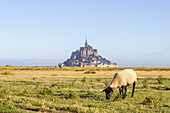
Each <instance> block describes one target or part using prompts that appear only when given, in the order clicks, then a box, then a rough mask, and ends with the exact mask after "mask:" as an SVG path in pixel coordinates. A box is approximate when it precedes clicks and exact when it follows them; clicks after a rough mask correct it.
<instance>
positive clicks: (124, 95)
mask: <svg viewBox="0 0 170 113" xmlns="http://www.w3.org/2000/svg"><path fill="white" fill-rule="evenodd" d="M124 89H125V93H124V94H123V99H125V97H126V92H127V87H126V86H125V87H124Z"/></svg>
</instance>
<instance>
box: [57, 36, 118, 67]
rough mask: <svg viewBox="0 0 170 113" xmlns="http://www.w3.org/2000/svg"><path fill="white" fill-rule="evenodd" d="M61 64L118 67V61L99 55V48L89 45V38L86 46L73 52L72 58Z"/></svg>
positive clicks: (67, 65) (65, 65)
mask: <svg viewBox="0 0 170 113" xmlns="http://www.w3.org/2000/svg"><path fill="white" fill-rule="evenodd" d="M60 65H62V66H64V67H118V65H117V64H116V63H112V62H111V61H109V60H107V59H105V58H103V57H102V56H100V55H98V51H97V49H93V47H92V46H90V45H88V43H87V39H86V41H85V46H84V47H80V49H78V50H76V51H75V52H72V54H71V57H70V59H67V61H65V62H63V63H62V64H60Z"/></svg>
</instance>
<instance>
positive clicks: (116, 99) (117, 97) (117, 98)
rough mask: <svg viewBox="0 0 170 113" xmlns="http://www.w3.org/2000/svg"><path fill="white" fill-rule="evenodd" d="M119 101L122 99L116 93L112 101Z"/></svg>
mask: <svg viewBox="0 0 170 113" xmlns="http://www.w3.org/2000/svg"><path fill="white" fill-rule="evenodd" d="M121 99H122V97H121V95H120V93H117V95H116V96H115V99H114V101H119V100H121Z"/></svg>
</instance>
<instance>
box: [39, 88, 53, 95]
mask: <svg viewBox="0 0 170 113" xmlns="http://www.w3.org/2000/svg"><path fill="white" fill-rule="evenodd" d="M37 93H38V94H41V95H50V94H53V93H52V90H51V89H50V88H46V87H44V88H43V89H42V90H41V91H37Z"/></svg>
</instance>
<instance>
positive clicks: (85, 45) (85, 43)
mask: <svg viewBox="0 0 170 113" xmlns="http://www.w3.org/2000/svg"><path fill="white" fill-rule="evenodd" d="M87 45H88V44H87V37H86V41H85V47H86V46H87Z"/></svg>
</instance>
